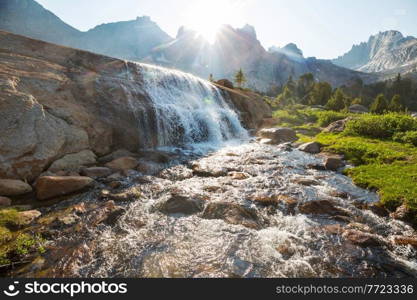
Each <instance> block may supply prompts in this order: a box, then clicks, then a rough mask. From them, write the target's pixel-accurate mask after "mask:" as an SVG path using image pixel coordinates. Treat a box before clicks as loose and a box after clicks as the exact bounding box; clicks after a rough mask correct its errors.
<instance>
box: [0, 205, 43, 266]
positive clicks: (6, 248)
mask: <svg viewBox="0 0 417 300" xmlns="http://www.w3.org/2000/svg"><path fill="white" fill-rule="evenodd" d="M21 224H22V222H21V219H20V217H19V212H18V211H17V210H16V209H2V210H0V265H8V264H10V263H11V262H15V261H18V260H19V259H22V258H24V257H25V256H27V255H29V254H32V253H42V252H43V251H44V248H43V244H44V240H43V239H42V238H41V237H40V236H39V235H37V234H34V235H33V234H29V233H24V232H21V231H19V232H13V231H11V229H9V228H18V227H19V226H20V225H21Z"/></svg>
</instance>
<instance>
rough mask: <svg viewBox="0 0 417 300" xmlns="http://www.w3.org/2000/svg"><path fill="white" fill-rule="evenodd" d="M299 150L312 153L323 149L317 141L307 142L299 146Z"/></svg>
mask: <svg viewBox="0 0 417 300" xmlns="http://www.w3.org/2000/svg"><path fill="white" fill-rule="evenodd" d="M298 150H300V151H303V152H307V153H311V154H317V153H320V151H321V145H320V144H319V143H317V142H311V143H306V144H303V145H301V146H300V147H298Z"/></svg>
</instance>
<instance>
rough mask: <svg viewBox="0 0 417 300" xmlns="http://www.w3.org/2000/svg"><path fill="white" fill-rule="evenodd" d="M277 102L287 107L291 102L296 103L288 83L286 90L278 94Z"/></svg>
mask: <svg viewBox="0 0 417 300" xmlns="http://www.w3.org/2000/svg"><path fill="white" fill-rule="evenodd" d="M277 103H278V105H279V106H281V107H285V106H287V105H290V104H295V99H294V93H293V92H292V91H291V89H290V87H289V86H288V85H286V86H285V87H284V91H283V92H282V93H281V94H280V95H278V97H277Z"/></svg>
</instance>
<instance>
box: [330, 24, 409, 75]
mask: <svg viewBox="0 0 417 300" xmlns="http://www.w3.org/2000/svg"><path fill="white" fill-rule="evenodd" d="M333 63H334V64H336V65H339V66H342V67H345V68H349V69H353V70H357V71H362V72H383V73H398V72H400V73H409V72H413V71H415V69H416V67H417V38H415V37H412V36H408V37H404V36H403V35H402V33H401V32H398V31H394V30H391V31H385V32H380V33H378V34H377V35H373V36H371V37H370V38H369V41H368V42H364V43H361V44H359V45H354V46H353V48H352V50H350V51H349V52H348V53H346V54H345V55H343V56H341V57H339V58H337V59H335V60H333Z"/></svg>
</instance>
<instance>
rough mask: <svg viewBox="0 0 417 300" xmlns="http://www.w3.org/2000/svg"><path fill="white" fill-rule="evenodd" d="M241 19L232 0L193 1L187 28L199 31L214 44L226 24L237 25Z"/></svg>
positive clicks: (186, 20)
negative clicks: (218, 33)
mask: <svg viewBox="0 0 417 300" xmlns="http://www.w3.org/2000/svg"><path fill="white" fill-rule="evenodd" d="M238 17H239V13H238V9H237V7H236V3H235V2H234V1H232V0H226V1H225V0H223V1H220V0H214V1H201V0H199V1H193V3H192V4H191V5H190V7H189V8H188V10H187V11H186V15H185V23H186V27H188V28H190V29H192V30H195V31H197V32H198V33H199V34H201V35H202V36H203V37H204V38H205V39H206V40H207V41H208V42H210V43H214V42H215V40H216V36H217V32H218V31H219V29H220V28H221V26H222V25H224V24H236V23H237V19H238Z"/></svg>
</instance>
